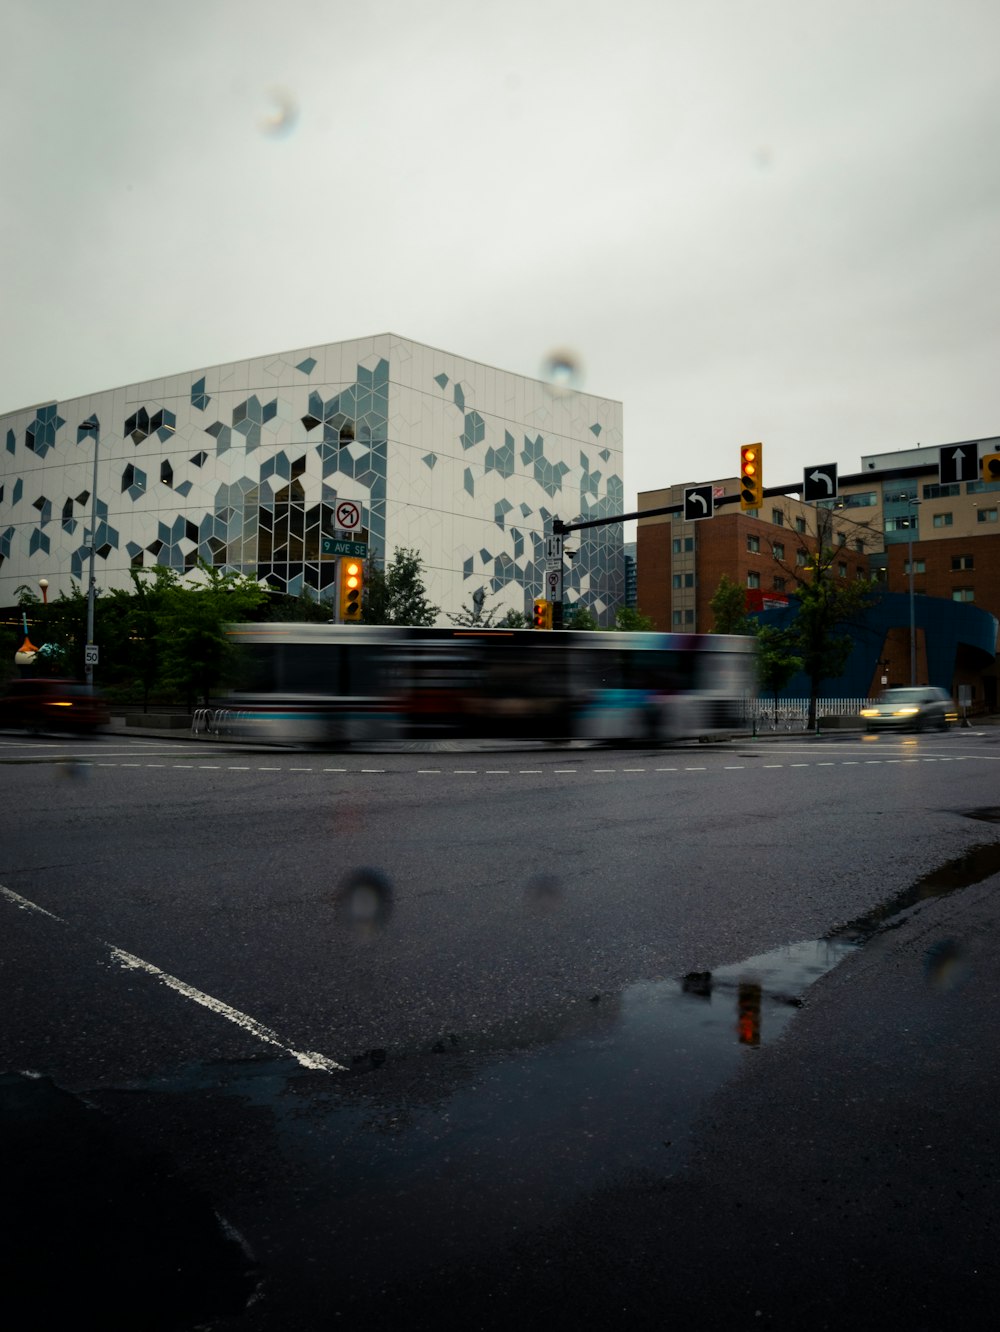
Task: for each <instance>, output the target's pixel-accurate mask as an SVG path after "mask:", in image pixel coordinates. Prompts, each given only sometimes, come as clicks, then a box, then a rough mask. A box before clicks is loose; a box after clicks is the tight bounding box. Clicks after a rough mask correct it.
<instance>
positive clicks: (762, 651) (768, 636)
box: [757, 624, 802, 721]
mask: <svg viewBox="0 0 1000 1332" xmlns="http://www.w3.org/2000/svg"><path fill="white" fill-rule="evenodd" d="M795 646H796V636H795V632H794V630H793V629H778V628H777V627H776V626H774V625H771V624H760V625H758V626H757V681H758V683H759V685H760V687H761V690H762V691H763V692H764V693H765V694H768V695H770V697H771V698H772V700H773V703H774V718H775V721H777V718H778V695H779V694H780V693H781V691H782V689H784V687H785V685H787V684H788V682H789V680H791V678H792V676H793V675H794V674H795V673H796V671H800V670H801V669H802V658H801V657H798V656H796V655H795Z"/></svg>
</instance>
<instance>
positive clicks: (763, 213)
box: [0, 0, 1000, 509]
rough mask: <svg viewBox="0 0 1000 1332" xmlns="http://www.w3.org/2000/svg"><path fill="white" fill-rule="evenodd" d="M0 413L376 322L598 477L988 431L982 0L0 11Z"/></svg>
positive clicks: (997, 394)
mask: <svg viewBox="0 0 1000 1332" xmlns="http://www.w3.org/2000/svg"><path fill="white" fill-rule="evenodd" d="M0 15H2V37H3V49H4V61H3V67H4V68H3V78H2V80H0V104H2V109H3V114H2V116H0V154H2V188H0V227H2V231H0V241H2V250H0V339H2V348H0V411H8V410H12V409H15V408H18V407H23V406H28V405H30V404H33V403H35V402H39V401H43V400H46V399H52V398H61V399H66V398H71V397H75V396H79V395H81V394H84V393H88V392H91V391H95V390H99V389H104V388H112V387H116V386H118V385H121V384H127V383H132V382H134V381H137V380H141V379H147V378H155V377H159V376H162V375H166V374H172V373H178V372H183V371H186V370H189V369H195V368H198V367H201V366H207V365H214V364H217V363H219V362H223V361H230V360H241V359H243V358H245V357H250V356H256V355H261V354H263V353H267V352H278V351H285V350H292V349H295V348H298V347H302V346H305V345H308V344H311V343H322V342H335V341H340V340H343V339H348V338H354V337H360V336H365V335H368V334H374V333H382V332H389V331H391V332H395V333H398V334H401V335H403V336H404V337H408V338H413V339H415V340H416V341H418V342H424V343H429V344H431V345H433V346H437V347H440V348H442V349H444V350H447V351H451V352H455V353H457V354H459V355H462V356H467V357H470V358H472V359H475V360H480V361H484V362H487V363H488V364H491V365H495V366H500V367H502V368H504V369H507V370H513V371H516V372H519V373H522V374H528V375H541V373H542V366H543V365H544V363H545V361H546V358H547V356H548V355H549V353H551V352H552V351H554V350H562V349H569V350H571V351H572V353H573V354H574V357H575V358H576V361H577V365H578V371H579V376H580V383H581V385H582V387H584V388H586V389H588V390H590V391H592V392H594V393H598V394H601V395H604V396H607V397H611V398H617V399H620V400H621V401H622V402H623V403H624V411H625V460H626V461H625V478H624V480H625V496H626V504H627V506H628V508H629V509H632V508H633V507H635V504H636V496H637V492H639V491H642V490H648V489H653V488H655V487H658V486H665V485H670V484H673V483H675V482H679V481H702V480H708V479H711V478H714V477H718V476H725V475H733V474H734V473H735V471H736V468H737V465H738V456H739V455H738V448H739V445H740V444H741V443H748V442H751V441H754V440H762V441H763V442H764V444H765V455H764V457H765V484H767V485H780V484H789V483H791V482H794V481H796V480H798V479H799V478H801V475H802V469H803V468H804V467H805V466H807V465H809V466H813V465H815V464H817V463H827V462H837V463H839V464H840V467H841V472H842V473H843V472H853V471H857V470H858V469H859V462H860V457H861V455H862V454H865V453H873V452H879V451H883V450H893V449H901V448H910V447H913V446H914V445H915V444H917V443H918V442H919V443H921V444H923V445H924V446H925V447H933V446H936V445H939V444H944V443H948V442H952V441H956V440H965V439H974V438H981V437H985V436H990V435H996V434H1000V333H998V320H1000V80H998V75H997V68H998V65H997V56H998V52H1000V4H998V3H997V2H996V0H939V2H935V3H929V2H927V0H833V2H828V0H690V2H689V0H613V2H610V0H571V2H568V3H564V2H563V0H273V2H272V3H269V4H264V3H259V2H258V0H197V2H195V0H171V2H170V3H150V2H149V0H88V2H87V3H80V2H79V0H0Z"/></svg>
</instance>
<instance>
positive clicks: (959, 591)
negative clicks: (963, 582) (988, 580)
mask: <svg viewBox="0 0 1000 1332" xmlns="http://www.w3.org/2000/svg"><path fill="white" fill-rule="evenodd" d="M951 599H952V601H975V599H976V593H975V590H974V589H973V588H971V587H955V588H952V591H951Z"/></svg>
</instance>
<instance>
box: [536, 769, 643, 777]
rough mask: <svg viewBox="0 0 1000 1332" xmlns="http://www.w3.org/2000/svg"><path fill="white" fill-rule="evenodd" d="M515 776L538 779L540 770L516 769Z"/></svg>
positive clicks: (540, 773)
mask: <svg viewBox="0 0 1000 1332" xmlns="http://www.w3.org/2000/svg"><path fill="white" fill-rule="evenodd" d="M625 771H626V772H628V769H627V768H626V769H625ZM638 771H639V772H641V771H642V769H641V768H640V769H639V770H638ZM517 775H518V776H519V777H540V776H541V775H542V770H541V768H518V770H517Z"/></svg>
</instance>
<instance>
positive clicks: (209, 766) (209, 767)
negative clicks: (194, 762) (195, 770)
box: [198, 763, 222, 772]
mask: <svg viewBox="0 0 1000 1332" xmlns="http://www.w3.org/2000/svg"><path fill="white" fill-rule="evenodd" d="M198 767H199V768H200V769H201V770H202V772H218V771H219V769H220V768H221V767H222V764H221V763H199V764H198Z"/></svg>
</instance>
